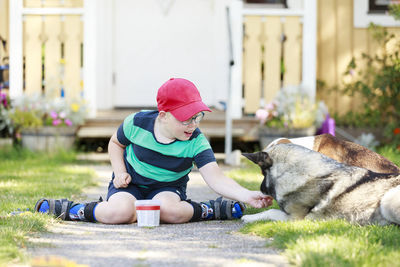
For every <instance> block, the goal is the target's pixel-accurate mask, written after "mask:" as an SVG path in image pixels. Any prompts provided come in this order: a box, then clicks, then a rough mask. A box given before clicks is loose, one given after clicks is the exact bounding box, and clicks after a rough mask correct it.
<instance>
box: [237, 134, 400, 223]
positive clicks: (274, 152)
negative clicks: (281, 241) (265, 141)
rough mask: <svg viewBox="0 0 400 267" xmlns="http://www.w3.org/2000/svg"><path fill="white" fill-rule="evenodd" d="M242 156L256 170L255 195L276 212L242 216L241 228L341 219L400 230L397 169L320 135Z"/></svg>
mask: <svg viewBox="0 0 400 267" xmlns="http://www.w3.org/2000/svg"><path fill="white" fill-rule="evenodd" d="M243 155H244V156H246V157H247V158H248V159H250V160H251V161H253V162H254V163H256V164H258V165H259V166H260V168H261V171H262V173H263V175H264V180H263V182H262V184H261V191H262V192H263V193H265V194H268V195H271V196H272V197H273V198H274V199H275V200H276V201H277V202H278V204H279V207H280V210H275V209H270V210H267V211H265V212H262V213H258V214H254V215H245V216H243V217H242V220H243V221H244V222H252V221H257V220H290V219H303V218H308V219H328V218H344V219H347V220H349V221H350V222H355V223H358V224H370V223H376V224H380V225H385V224H390V223H394V224H400V168H399V167H398V166H396V165H395V164H393V163H392V162H390V161H389V160H387V159H386V158H384V157H382V156H381V155H379V154H377V153H375V152H373V151H371V150H368V149H367V148H365V147H362V146H360V145H358V144H355V143H352V142H348V141H344V140H340V139H338V138H336V137H334V136H332V135H329V134H325V135H319V136H313V137H304V138H296V139H285V138H281V139H278V140H276V141H274V142H272V143H271V144H270V145H268V146H267V148H265V149H264V150H263V151H260V152H256V153H248V154H243Z"/></svg>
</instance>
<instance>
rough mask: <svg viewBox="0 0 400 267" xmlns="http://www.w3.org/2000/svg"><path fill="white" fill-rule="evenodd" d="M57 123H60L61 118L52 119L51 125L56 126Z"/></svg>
mask: <svg viewBox="0 0 400 267" xmlns="http://www.w3.org/2000/svg"><path fill="white" fill-rule="evenodd" d="M59 124H61V120H60V119H56V120H53V125H54V126H57V125H59Z"/></svg>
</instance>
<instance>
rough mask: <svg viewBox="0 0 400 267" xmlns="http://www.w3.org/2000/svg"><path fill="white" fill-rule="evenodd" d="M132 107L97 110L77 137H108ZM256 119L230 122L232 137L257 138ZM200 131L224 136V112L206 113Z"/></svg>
mask: <svg viewBox="0 0 400 267" xmlns="http://www.w3.org/2000/svg"><path fill="white" fill-rule="evenodd" d="M135 111H137V110H133V109H121V110H118V109H113V110H108V111H99V112H98V113H97V116H96V118H92V119H89V120H87V122H86V123H85V125H83V126H82V127H80V129H79V130H78V133H77V137H78V138H80V139H90V138H110V137H111V135H112V134H113V133H114V132H115V131H116V130H117V129H118V127H119V125H120V124H121V123H122V122H123V120H124V119H125V117H126V116H128V115H129V114H131V113H132V112H135ZM258 123H259V122H258V120H256V119H255V118H254V117H243V118H242V119H235V120H233V122H232V137H234V138H239V139H241V140H244V141H256V140H258ZM200 129H201V131H202V132H203V133H204V134H205V135H206V136H207V138H224V137H225V136H226V132H225V113H224V112H223V111H220V110H213V112H211V113H207V114H206V117H205V118H204V120H203V121H202V122H201V124H200Z"/></svg>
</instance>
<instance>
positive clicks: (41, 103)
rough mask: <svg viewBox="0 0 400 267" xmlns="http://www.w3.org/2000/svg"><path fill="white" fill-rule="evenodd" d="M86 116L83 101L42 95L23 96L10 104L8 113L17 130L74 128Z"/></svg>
mask: <svg viewBox="0 0 400 267" xmlns="http://www.w3.org/2000/svg"><path fill="white" fill-rule="evenodd" d="M86 116H87V107H86V103H85V102H84V101H83V100H79V99H78V100H74V99H71V100H67V99H65V98H50V97H45V96H43V95H37V94H36V95H29V96H27V95H23V96H21V97H19V98H17V99H15V100H14V101H13V102H12V108H11V110H10V112H9V117H10V118H11V120H12V122H13V124H14V125H15V127H16V128H17V129H21V128H39V127H42V126H54V127H71V126H73V127H75V126H79V125H81V124H83V123H84V121H85V118H86Z"/></svg>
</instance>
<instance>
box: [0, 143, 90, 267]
mask: <svg viewBox="0 0 400 267" xmlns="http://www.w3.org/2000/svg"><path fill="white" fill-rule="evenodd" d="M75 158H76V155H75V153H73V152H59V153H57V154H54V155H48V154H44V153H32V152H29V151H26V150H18V149H14V148H11V147H1V149H0V266H4V265H7V264H10V263H21V262H25V261H26V260H27V257H26V255H25V253H24V250H23V249H24V248H25V247H26V245H27V242H28V241H27V237H28V235H31V234H33V233H35V232H41V231H46V229H47V227H48V225H50V224H51V223H55V220H54V219H52V218H51V217H50V216H46V215H42V214H37V213H32V212H31V211H32V210H33V208H34V206H35V203H36V201H37V200H38V199H40V198H42V197H46V198H71V199H74V198H77V197H79V196H80V194H81V193H82V188H87V187H89V186H93V185H94V182H93V177H94V172H93V171H92V170H91V169H89V168H86V167H84V166H82V165H80V164H79V162H78V161H77V160H76V159H75ZM18 209H20V210H22V211H25V210H27V209H29V210H30V211H29V212H25V213H22V214H19V215H14V216H13V215H11V213H12V212H13V211H16V210H18Z"/></svg>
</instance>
